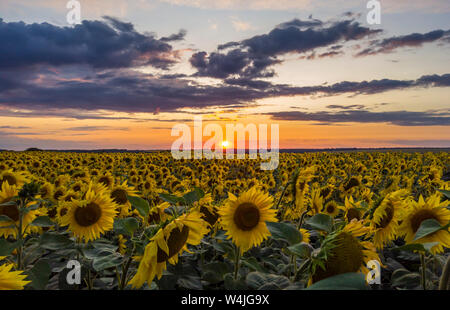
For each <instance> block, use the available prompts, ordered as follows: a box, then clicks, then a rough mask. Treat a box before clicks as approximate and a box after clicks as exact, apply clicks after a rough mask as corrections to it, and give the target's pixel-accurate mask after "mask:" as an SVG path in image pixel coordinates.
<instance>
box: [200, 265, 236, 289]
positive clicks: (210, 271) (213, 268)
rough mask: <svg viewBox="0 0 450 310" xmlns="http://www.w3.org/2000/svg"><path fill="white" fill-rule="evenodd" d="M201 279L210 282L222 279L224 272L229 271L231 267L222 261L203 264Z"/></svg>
mask: <svg viewBox="0 0 450 310" xmlns="http://www.w3.org/2000/svg"><path fill="white" fill-rule="evenodd" d="M202 269H203V270H202V279H203V280H205V281H208V282H209V283H211V284H216V283H220V282H222V281H223V279H224V276H225V274H227V273H230V272H231V271H232V268H231V267H230V265H228V264H226V263H222V262H213V263H209V264H206V265H204V266H203V268H202Z"/></svg>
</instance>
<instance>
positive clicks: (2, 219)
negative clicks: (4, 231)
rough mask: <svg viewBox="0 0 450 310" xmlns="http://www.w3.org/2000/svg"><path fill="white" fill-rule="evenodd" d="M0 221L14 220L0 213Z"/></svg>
mask: <svg viewBox="0 0 450 310" xmlns="http://www.w3.org/2000/svg"><path fill="white" fill-rule="evenodd" d="M0 222H14V221H13V220H12V218H10V217H9V216H7V215H0Z"/></svg>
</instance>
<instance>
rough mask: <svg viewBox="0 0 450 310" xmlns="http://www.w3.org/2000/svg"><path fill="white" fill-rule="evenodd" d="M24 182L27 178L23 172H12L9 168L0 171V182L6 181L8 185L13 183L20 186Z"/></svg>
mask: <svg viewBox="0 0 450 310" xmlns="http://www.w3.org/2000/svg"><path fill="white" fill-rule="evenodd" d="M26 182H28V178H27V177H26V175H25V173H24V172H14V171H13V170H11V169H9V170H5V171H3V172H2V173H0V184H2V183H8V184H9V185H15V186H17V187H18V188H20V187H22V185H24V184H25V183H26Z"/></svg>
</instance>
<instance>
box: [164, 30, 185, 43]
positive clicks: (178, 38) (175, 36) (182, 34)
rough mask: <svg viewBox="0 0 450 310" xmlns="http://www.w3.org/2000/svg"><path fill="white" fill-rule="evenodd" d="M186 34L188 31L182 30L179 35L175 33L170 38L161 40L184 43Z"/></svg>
mask: <svg viewBox="0 0 450 310" xmlns="http://www.w3.org/2000/svg"><path fill="white" fill-rule="evenodd" d="M186 34H187V31H186V30H185V29H180V31H179V32H178V33H174V34H172V35H170V36H168V37H162V38H161V39H160V40H161V41H163V42H172V41H182V40H184V37H186Z"/></svg>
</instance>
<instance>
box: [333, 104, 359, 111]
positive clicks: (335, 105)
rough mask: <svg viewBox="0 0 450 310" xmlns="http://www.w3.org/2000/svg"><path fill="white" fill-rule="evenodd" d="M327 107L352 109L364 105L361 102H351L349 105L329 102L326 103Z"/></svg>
mask: <svg viewBox="0 0 450 310" xmlns="http://www.w3.org/2000/svg"><path fill="white" fill-rule="evenodd" d="M327 109H339V110H352V109H364V106H363V105H362V104H351V105H339V104H330V105H327Z"/></svg>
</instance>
